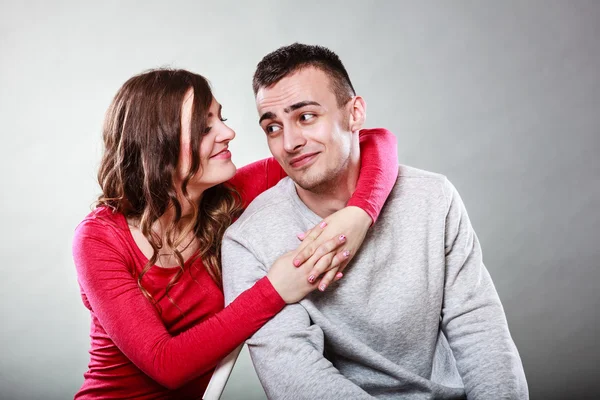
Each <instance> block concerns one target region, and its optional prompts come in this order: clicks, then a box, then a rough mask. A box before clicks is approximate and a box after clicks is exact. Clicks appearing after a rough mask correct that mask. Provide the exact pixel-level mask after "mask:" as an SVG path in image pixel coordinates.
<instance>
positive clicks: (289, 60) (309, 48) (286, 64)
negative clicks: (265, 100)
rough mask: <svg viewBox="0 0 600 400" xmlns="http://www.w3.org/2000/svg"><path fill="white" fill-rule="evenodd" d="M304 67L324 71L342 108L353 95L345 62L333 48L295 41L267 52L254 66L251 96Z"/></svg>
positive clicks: (354, 93)
mask: <svg viewBox="0 0 600 400" xmlns="http://www.w3.org/2000/svg"><path fill="white" fill-rule="evenodd" d="M306 67H315V68H318V69H320V70H321V71H323V72H325V73H326V74H327V75H328V76H329V80H330V81H331V90H332V91H333V93H334V94H335V97H336V100H337V103H338V106H339V107H341V106H343V105H344V104H346V103H347V102H348V100H350V98H351V97H352V96H354V95H356V92H355V91H354V87H353V86H352V82H350V77H349V76H348V72H346V68H344V64H342V61H341V60H340V58H339V57H338V56H337V54H335V53H334V52H333V51H331V50H329V49H328V48H326V47H323V46H316V45H306V44H301V43H294V44H291V45H289V46H284V47H280V48H278V49H277V50H275V51H273V52H271V53H269V54H267V55H266V56H264V57H263V59H262V60H261V61H260V62H259V63H258V65H257V66H256V72H255V73H254V78H253V79H252V89H253V90H254V95H255V96H256V93H258V90H259V89H260V88H263V87H265V88H268V87H271V86H273V85H275V84H276V83H277V82H279V81H280V80H281V79H283V78H285V77H286V76H288V75H291V74H293V73H294V72H297V71H299V70H301V69H302V68H306Z"/></svg>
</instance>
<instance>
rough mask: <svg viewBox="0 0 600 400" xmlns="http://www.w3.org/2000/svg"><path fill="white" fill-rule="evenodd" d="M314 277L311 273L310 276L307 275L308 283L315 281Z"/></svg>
mask: <svg viewBox="0 0 600 400" xmlns="http://www.w3.org/2000/svg"><path fill="white" fill-rule="evenodd" d="M315 279H316V277H315V276H314V275H311V276H309V277H308V281H309V282H310V283H314V282H315Z"/></svg>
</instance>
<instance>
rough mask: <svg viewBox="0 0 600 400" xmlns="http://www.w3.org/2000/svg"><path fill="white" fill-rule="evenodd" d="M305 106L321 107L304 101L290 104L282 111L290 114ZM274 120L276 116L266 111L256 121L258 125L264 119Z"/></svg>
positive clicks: (313, 102) (314, 102) (315, 103)
mask: <svg viewBox="0 0 600 400" xmlns="http://www.w3.org/2000/svg"><path fill="white" fill-rule="evenodd" d="M306 106H319V107H321V105H320V104H319V103H317V102H316V101H311V100H306V101H301V102H298V103H295V104H292V105H291V106H289V107H286V108H284V109H283V111H284V112H285V113H290V112H292V111H295V110H297V109H299V108H302V107H306ZM275 118H277V116H276V115H275V114H274V113H272V112H270V111H267V112H266V113H264V114H263V115H262V116H261V117H260V119H259V120H258V123H259V124H260V123H261V122H263V121H264V120H265V119H275Z"/></svg>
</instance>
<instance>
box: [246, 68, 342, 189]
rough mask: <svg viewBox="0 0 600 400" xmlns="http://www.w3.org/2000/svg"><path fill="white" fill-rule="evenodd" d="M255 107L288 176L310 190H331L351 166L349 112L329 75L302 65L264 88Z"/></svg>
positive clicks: (269, 142) (278, 159)
mask: <svg viewBox="0 0 600 400" xmlns="http://www.w3.org/2000/svg"><path fill="white" fill-rule="evenodd" d="M256 106H257V108H258V115H259V116H260V126H261V127H262V128H263V130H264V131H265V133H266V135H267V141H268V144H269V149H270V150H271V153H272V154H273V157H275V158H276V159H277V161H278V162H279V164H280V165H281V166H282V167H283V169H284V170H285V172H286V173H287V174H288V176H289V177H290V178H292V179H293V180H294V181H295V182H296V183H297V184H298V185H299V186H300V187H302V188H303V189H305V190H310V191H312V192H315V193H319V192H323V191H327V189H328V187H327V186H328V185H327V184H328V183H330V182H334V181H335V179H336V178H337V177H338V176H340V174H341V173H343V172H344V170H345V169H346V167H347V165H348V163H349V159H350V150H351V141H352V132H351V131H350V130H349V118H350V111H349V109H348V107H347V104H346V105H344V106H342V107H341V108H340V107H339V106H338V104H337V101H336V97H335V94H334V93H333V91H332V90H331V87H330V78H329V77H328V76H327V75H326V74H325V73H324V72H323V71H321V70H320V69H317V68H314V67H307V68H303V69H301V70H300V71H297V72H295V73H294V74H292V75H289V76H287V77H285V78H283V79H282V80H280V81H279V82H277V84H275V85H274V86H272V87H270V88H264V87H263V88H261V89H260V90H259V91H258V93H257V94H256ZM329 189H330V188H329Z"/></svg>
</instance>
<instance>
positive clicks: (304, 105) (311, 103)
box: [283, 100, 321, 113]
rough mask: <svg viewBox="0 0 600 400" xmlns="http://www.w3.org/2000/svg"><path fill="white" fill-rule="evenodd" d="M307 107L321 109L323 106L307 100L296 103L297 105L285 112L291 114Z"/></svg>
mask: <svg viewBox="0 0 600 400" xmlns="http://www.w3.org/2000/svg"><path fill="white" fill-rule="evenodd" d="M306 106H319V107H321V105H320V104H319V103H317V102H316V101H309V100H306V101H301V102H299V103H296V104H292V105H291V106H289V107H287V108H285V109H284V110H283V111H285V112H286V113H289V112H292V111H295V110H297V109H299V108H302V107H306Z"/></svg>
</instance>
